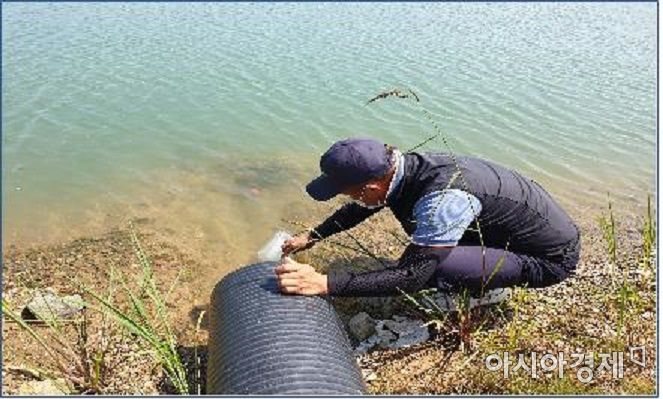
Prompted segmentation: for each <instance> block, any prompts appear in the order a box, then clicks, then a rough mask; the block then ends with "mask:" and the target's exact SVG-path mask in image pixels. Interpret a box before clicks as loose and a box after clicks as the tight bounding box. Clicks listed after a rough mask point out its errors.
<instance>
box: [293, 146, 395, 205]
mask: <svg viewBox="0 0 663 399" xmlns="http://www.w3.org/2000/svg"><path fill="white" fill-rule="evenodd" d="M391 166H392V159H391V157H390V154H389V152H388V151H387V146H386V145H385V144H384V143H381V142H379V141H377V140H372V139H346V140H341V141H338V142H336V143H334V145H332V146H331V147H330V148H329V149H328V150H327V152H325V153H324V154H323V155H322V158H320V170H321V171H322V174H321V175H320V176H318V177H317V178H315V179H313V181H311V182H310V183H309V184H308V185H307V186H306V192H307V193H308V194H309V195H310V196H311V197H313V199H315V200H317V201H327V200H329V199H331V198H333V197H335V196H336V195H338V194H340V193H341V192H343V191H345V190H347V189H348V188H350V187H352V186H355V185H357V184H361V183H365V182H368V181H369V180H372V179H375V178H377V177H380V176H384V175H385V174H386V173H387V172H388V171H389V168H391Z"/></svg>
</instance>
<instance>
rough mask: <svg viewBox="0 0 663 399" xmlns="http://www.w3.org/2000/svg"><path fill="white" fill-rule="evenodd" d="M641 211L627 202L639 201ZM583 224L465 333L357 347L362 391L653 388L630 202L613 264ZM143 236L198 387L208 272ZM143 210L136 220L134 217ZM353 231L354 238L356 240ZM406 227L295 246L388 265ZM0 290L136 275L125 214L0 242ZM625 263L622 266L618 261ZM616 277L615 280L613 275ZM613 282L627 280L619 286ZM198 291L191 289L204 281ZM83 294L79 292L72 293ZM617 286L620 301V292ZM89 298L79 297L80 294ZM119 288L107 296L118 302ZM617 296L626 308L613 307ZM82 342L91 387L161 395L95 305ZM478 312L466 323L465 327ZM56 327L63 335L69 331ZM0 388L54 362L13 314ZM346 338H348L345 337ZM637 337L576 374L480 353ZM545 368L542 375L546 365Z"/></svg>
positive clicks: (90, 283)
mask: <svg viewBox="0 0 663 399" xmlns="http://www.w3.org/2000/svg"><path fill="white" fill-rule="evenodd" d="M639 213H640V212H639ZM574 216H575V219H576V220H577V222H578V225H579V226H580V228H581V230H582V240H583V241H582V248H583V252H582V257H581V262H580V264H579V266H578V274H577V276H576V277H573V278H570V279H568V280H567V281H565V282H564V283H562V284H558V285H556V286H554V287H550V288H547V289H538V290H517V291H516V292H515V293H514V295H513V296H512V298H511V299H510V300H509V301H507V302H505V303H503V304H500V305H499V306H493V307H490V308H489V309H481V310H480V311H478V312H477V313H476V314H474V313H473V314H470V315H469V316H470V319H471V320H470V323H469V324H467V326H469V327H468V328H470V330H471V333H470V334H469V338H468V339H466V341H467V342H465V344H466V345H464V346H463V347H461V346H460V342H461V338H460V336H459V328H458V327H459V325H460V323H461V322H462V320H460V317H458V315H455V316H452V317H450V318H449V319H448V320H443V321H438V322H437V323H433V324H434V325H435V326H437V328H431V337H432V338H431V339H430V340H429V341H427V342H425V343H423V344H419V345H415V346H412V347H409V348H404V349H398V350H376V351H372V352H370V353H368V354H363V355H358V361H359V363H360V365H361V366H362V368H363V370H364V372H365V376H366V377H367V381H368V386H369V390H370V392H371V393H381V394H389V393H400V394H408V393H410V394H414V393H419V394H424V393H434V394H448V393H465V394H470V393H473V394H476V393H533V392H548V393H592V392H597V393H608V392H609V393H651V392H653V389H654V381H655V377H654V366H653V365H654V363H653V362H654V360H653V359H655V358H656V354H655V352H654V341H655V326H656V315H655V286H654V285H653V282H654V281H655V273H654V270H655V269H654V270H651V269H647V268H644V267H643V266H642V265H641V264H639V254H640V253H641V243H642V238H641V228H642V217H641V216H639V215H636V214H634V213H631V214H630V215H625V214H619V215H616V216H617V222H618V224H617V237H618V254H619V261H618V264H617V271H619V273H618V274H617V275H616V274H615V272H614V270H613V268H611V267H610V265H609V262H608V259H609V256H608V253H607V251H606V243H605V241H604V239H603V234H602V231H601V230H600V228H599V224H598V222H597V217H598V216H599V214H598V213H597V212H596V211H594V212H591V213H590V212H585V211H582V212H577V214H575V215H574ZM134 222H138V223H135V229H136V231H137V233H138V236H139V238H140V241H141V243H142V246H143V248H144V250H145V252H146V253H148V254H149V255H150V256H151V258H152V261H153V266H154V275H155V276H156V280H157V282H158V285H159V287H160V288H161V289H162V290H163V292H168V293H169V294H168V295H167V297H166V306H167V310H168V315H169V319H170V322H171V325H172V327H173V330H174V333H175V334H176V336H177V338H178V348H179V352H180V354H181V355H182V357H183V359H184V363H185V366H186V368H187V373H188V379H189V392H191V393H197V392H198V391H201V392H204V387H205V381H204V375H205V373H204V367H205V358H206V352H205V351H206V347H205V344H206V341H207V333H206V331H205V328H206V324H205V318H206V315H203V317H202V319H201V321H202V325H201V330H200V331H198V332H197V331H196V322H197V320H198V319H199V315H200V314H201V312H203V311H205V309H206V307H207V302H206V301H207V298H208V295H209V292H207V291H208V288H209V287H211V286H212V285H213V284H212V283H213V281H212V282H210V281H211V280H214V281H216V280H218V278H220V277H221V274H222V273H219V274H220V275H219V276H208V275H201V274H200V271H201V270H210V265H209V264H205V259H204V258H202V257H200V256H199V254H198V253H196V252H191V251H188V250H187V248H186V246H185V245H181V244H178V242H176V241H171V240H168V239H166V236H164V235H162V234H159V232H158V231H154V230H153V228H152V227H151V226H150V224H149V223H141V220H135V221H134ZM143 222H144V221H143ZM291 222H292V223H290V224H288V225H284V226H283V227H287V228H289V229H290V230H291V231H297V230H299V229H301V228H302V226H309V225H313V224H314V223H315V221H314V220H313V219H308V220H296V221H291ZM358 243H360V244H361V245H359V244H358ZM406 243H407V237H406V236H405V234H404V233H403V232H402V231H400V229H399V228H398V226H397V224H396V221H395V220H394V219H393V217H391V215H389V214H388V213H387V212H383V213H381V214H379V215H376V217H374V218H373V219H371V220H369V221H367V222H366V223H364V224H362V225H360V226H358V227H357V228H355V229H353V230H351V231H350V234H340V235H338V236H335V237H332V238H331V239H329V240H328V241H327V242H324V243H321V244H319V245H317V246H316V247H314V248H313V249H311V250H309V251H307V252H305V253H301V254H298V255H297V258H298V260H300V261H306V262H310V263H312V264H314V265H315V266H316V267H319V268H320V269H321V270H327V269H329V268H335V267H338V268H346V267H352V268H358V269H363V270H370V269H376V268H381V267H386V266H389V265H393V264H394V262H395V261H396V260H397V259H398V257H399V256H400V253H401V251H402V250H403V248H404V246H405V244H406ZM3 260H4V266H3V267H4V268H3V295H4V298H6V299H7V300H8V301H9V302H10V303H11V305H12V307H15V308H20V307H21V306H24V305H25V303H27V302H28V301H29V299H30V297H31V295H33V294H34V291H35V290H36V289H39V288H45V287H50V288H53V289H54V290H57V292H59V293H62V294H76V293H81V292H82V290H81V286H85V287H88V288H90V289H93V290H95V291H96V292H109V289H112V287H113V285H115V286H116V289H117V284H118V283H117V282H116V283H112V281H117V280H113V279H111V270H113V273H114V274H115V275H116V276H117V275H118V274H122V275H124V276H125V277H126V282H127V284H129V285H132V286H139V285H140V281H139V280H140V279H139V278H138V277H137V276H140V269H139V264H138V261H137V258H136V254H135V249H134V248H133V247H132V245H131V241H130V237H129V233H128V230H127V228H126V226H122V227H121V228H118V229H115V230H113V231H110V232H108V233H107V234H104V235H100V236H97V237H87V238H81V239H78V240H74V241H71V242H67V243H63V244H60V245H50V246H43V247H35V248H18V247H10V248H7V249H6V250H5V252H4V254H3ZM622 272H625V273H622ZM621 276H625V278H626V279H625V280H621ZM623 281H626V282H628V287H627V288H628V289H630V291H628V290H625V289H624V288H623V287H624V284H622V283H623ZM203 291H204V292H203ZM83 296H84V297H85V294H83ZM624 298H625V299H624ZM87 299H88V300H89V299H90V298H89V296H88V297H87ZM126 299H127V298H126V297H122V295H118V296H117V303H118V304H120V305H125V304H123V302H126ZM333 301H334V304H335V307H336V308H337V310H338V312H339V314H340V315H341V318H342V319H343V320H344V321H345V322H347V321H349V320H350V319H351V318H352V317H353V316H354V315H356V314H357V313H359V312H362V311H364V312H367V313H368V314H370V315H371V316H372V317H374V318H376V319H389V318H390V317H392V316H393V315H400V316H408V317H413V318H417V317H418V318H420V319H421V320H422V322H423V321H428V320H425V318H424V317H423V315H422V314H421V312H419V311H417V310H416V309H414V308H413V307H412V306H411V304H409V303H408V302H407V301H405V300H403V298H400V297H392V298H335V299H333ZM622 305H626V306H622ZM86 312H87V316H86V317H87V325H88V331H87V336H88V342H87V345H88V346H89V347H99V346H100V345H103V346H104V347H105V348H108V349H107V351H106V353H105V357H104V370H105V372H104V373H103V381H102V382H103V383H102V384H99V386H100V387H101V388H102V389H101V392H103V393H106V394H158V393H161V394H163V393H174V391H173V388H172V386H170V385H169V384H168V382H167V381H166V379H165V378H164V375H163V372H162V371H161V369H160V367H158V364H157V363H156V362H155V361H154V360H153V359H152V357H150V356H149V353H147V352H146V349H145V348H144V347H143V346H141V345H140V344H139V342H138V340H137V339H136V337H134V336H132V335H131V334H129V333H127V332H126V331H125V330H123V329H122V328H120V327H119V326H117V325H116V324H115V323H104V322H103V320H102V318H101V316H100V314H99V313H98V312H93V311H91V310H87V311H86ZM473 323H474V324H478V325H479V326H477V325H473ZM35 329H36V330H37V331H38V332H42V333H46V331H45V329H46V327H43V326H36V327H35ZM64 337H65V338H64V339H69V340H71V341H72V342H74V341H76V339H77V334H76V331H74V329H73V328H72V329H69V330H68V331H67V332H65V333H64ZM3 341H4V350H3V356H4V359H3V393H5V394H15V393H18V392H19V391H20V389H21V387H23V386H24V385H25V383H26V381H30V380H35V379H36V378H35V375H34V373H33V374H31V373H30V372H29V371H26V370H35V369H38V370H55V367H54V364H53V363H54V362H53V361H51V360H49V359H48V358H47V357H44V356H42V349H41V348H40V347H39V346H38V345H37V344H36V343H35V342H34V340H33V339H32V338H31V337H29V336H28V335H27V334H25V333H24V332H22V331H20V329H19V327H18V326H17V325H16V324H15V323H10V322H6V323H4V324H3ZM355 343H356V341H355ZM629 347H644V348H645V350H646V353H647V359H648V360H647V362H648V363H646V365H645V366H638V365H635V364H633V363H632V362H631V363H626V362H625V370H624V375H623V377H622V378H620V379H613V378H608V377H606V375H605V373H602V374H601V375H597V377H596V379H594V380H592V382H590V383H582V382H580V381H579V380H578V378H577V377H576V375H575V374H574V373H575V370H574V369H568V372H567V374H565V376H564V377H563V378H557V377H556V376H551V375H547V376H543V377H542V378H537V379H534V378H529V377H528V376H526V375H524V374H523V373H515V374H514V376H512V377H511V378H508V379H504V378H503V374H501V372H493V371H490V370H488V369H487V367H486V365H485V362H484V359H485V358H486V357H487V356H489V355H490V354H493V353H497V352H500V353H503V352H508V353H510V354H511V355H512V356H515V357H516V358H517V357H518V354H527V355H531V354H532V353H534V352H536V353H539V354H540V355H543V354H545V353H557V352H564V353H567V356H570V355H571V354H572V353H581V352H582V353H588V352H590V351H593V352H595V353H599V352H606V351H607V352H610V351H618V350H622V351H623V350H627V351H628V348H629ZM548 374H550V373H548Z"/></svg>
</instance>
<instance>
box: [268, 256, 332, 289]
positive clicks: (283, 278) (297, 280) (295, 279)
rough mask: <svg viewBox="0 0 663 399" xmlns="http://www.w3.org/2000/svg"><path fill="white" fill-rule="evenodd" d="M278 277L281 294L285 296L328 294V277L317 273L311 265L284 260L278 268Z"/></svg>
mask: <svg viewBox="0 0 663 399" xmlns="http://www.w3.org/2000/svg"><path fill="white" fill-rule="evenodd" d="M276 277H277V279H278V283H279V288H280V289H281V292H283V293H285V294H298V295H325V294H327V276H326V275H324V274H321V273H318V272H316V271H315V269H314V268H313V267H312V266H311V265H307V264H305V263H298V262H295V261H294V260H292V259H290V258H287V257H286V258H283V260H282V261H281V264H279V265H278V266H277V267H276Z"/></svg>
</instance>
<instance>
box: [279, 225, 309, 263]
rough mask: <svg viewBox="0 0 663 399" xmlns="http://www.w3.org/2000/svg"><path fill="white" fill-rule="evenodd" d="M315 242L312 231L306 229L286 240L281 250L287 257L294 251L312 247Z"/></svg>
mask: <svg viewBox="0 0 663 399" xmlns="http://www.w3.org/2000/svg"><path fill="white" fill-rule="evenodd" d="M313 244H315V241H314V240H313V239H312V238H311V233H309V232H308V231H305V232H303V233H301V234H297V235H296V236H294V237H292V238H291V239H289V240H287V241H286V242H284V243H283V245H282V246H281V251H283V256H284V257H285V256H288V255H290V254H291V253H293V252H297V251H301V250H303V249H308V248H311V247H312V246H313Z"/></svg>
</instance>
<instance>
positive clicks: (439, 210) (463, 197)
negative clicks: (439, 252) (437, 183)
mask: <svg viewBox="0 0 663 399" xmlns="http://www.w3.org/2000/svg"><path fill="white" fill-rule="evenodd" d="M480 213H481V202H480V201H479V199H478V198H477V197H475V196H474V195H472V194H470V193H468V192H465V191H463V190H459V189H445V190H440V191H433V192H431V193H428V194H426V195H425V196H423V197H422V198H420V199H419V200H418V201H417V203H416V204H415V205H414V210H413V214H414V219H415V221H416V224H417V227H416V229H415V231H414V233H413V234H412V243H413V244H416V245H421V246H456V245H458V241H460V239H461V238H462V237H463V234H464V233H465V230H466V229H467V227H468V226H469V225H470V223H472V221H473V220H474V219H475V218H476V217H477V216H479V214H480Z"/></svg>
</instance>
